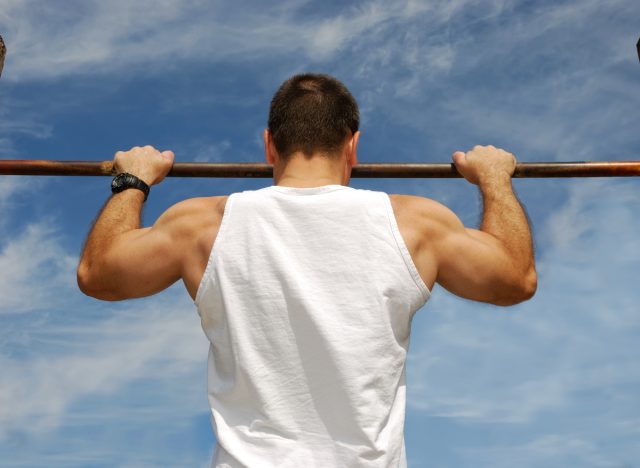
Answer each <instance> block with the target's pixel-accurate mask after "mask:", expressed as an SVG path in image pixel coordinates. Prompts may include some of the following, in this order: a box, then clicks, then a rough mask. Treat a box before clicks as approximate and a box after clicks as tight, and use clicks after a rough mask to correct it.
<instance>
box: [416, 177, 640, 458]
mask: <svg viewBox="0 0 640 468" xmlns="http://www.w3.org/2000/svg"><path fill="white" fill-rule="evenodd" d="M567 183H568V182H567ZM639 203H640V192H638V191H637V187H635V186H634V185H633V183H627V184H625V183H622V182H620V181H606V182H605V181H597V180H591V181H580V182H574V184H572V185H571V186H570V187H569V198H568V200H567V201H566V203H565V204H564V205H562V206H559V207H558V208H557V210H556V212H555V213H554V214H553V215H552V216H551V217H549V219H548V221H547V223H546V226H545V228H544V231H543V232H541V233H540V236H539V237H540V239H539V241H541V242H542V243H543V244H544V247H545V248H544V250H543V254H542V256H541V258H539V259H538V273H539V287H538V292H537V294H536V296H535V297H534V298H533V300H531V301H529V302H527V303H525V304H521V305H519V306H516V307H514V308H513V309H512V310H505V309H499V308H492V307H490V306H483V305H478V304H471V303H469V302H467V301H462V300H458V299H456V298H454V297H453V296H451V295H449V294H447V293H445V292H444V291H441V290H440V291H436V293H435V295H434V297H432V299H431V301H430V304H429V305H428V306H427V307H426V309H425V310H423V311H421V312H419V313H418V314H427V315H426V316H419V317H417V318H416V320H415V323H414V330H413V336H412V349H413V352H412V354H411V355H410V358H409V364H408V366H409V370H408V381H409V385H408V389H409V401H408V405H409V407H410V408H412V409H413V410H417V411H426V412H427V413H428V414H430V415H436V416H441V417H448V418H452V419H454V420H457V421H460V422H466V423H476V424H489V423H510V424H521V425H524V424H526V425H529V427H531V428H533V427H534V425H535V424H537V423H540V422H541V421H543V420H544V418H545V417H550V418H561V419H562V420H563V421H567V420H569V421H571V420H573V421H574V424H575V425H576V426H579V425H580V424H581V423H580V419H581V417H584V416H585V414H584V413H583V414H582V415H580V412H584V411H586V410H587V408H589V410H588V411H589V413H588V416H589V417H590V418H592V419H593V420H594V421H597V422H596V423H595V424H599V425H608V424H612V423H613V422H615V421H616V420H629V419H633V418H638V417H640V414H638V412H637V411H636V410H637V408H638V406H637V405H635V409H636V410H632V409H631V408H628V407H627V406H626V405H625V403H624V402H623V401H616V400H615V399H613V400H611V404H610V405H608V406H607V407H605V408H602V407H597V406H595V405H593V401H592V400H591V399H592V398H594V399H595V400H594V401H604V400H607V399H609V398H611V394H616V395H625V392H626V390H625V389H629V388H637V387H638V385H640V368H639V367H638V366H637V362H636V355H637V349H638V346H637V339H636V336H635V330H637V329H638V326H640V314H638V310H639V309H638V306H637V304H638V303H639V302H640V295H639V294H640V293H639V292H638V290H637V288H634V284H635V276H636V273H637V271H639V270H640V249H638V242H637V233H638V232H640V221H639V220H638V217H637V216H635V215H634V213H635V207H636V206H638V204H639ZM562 228H567V230H566V231H563V230H562ZM432 314H435V315H433V316H432ZM423 321H424V324H422V323H423ZM634 350H635V351H634ZM593 395H597V396H595V397H594V396H593ZM569 425H570V424H569ZM574 429H577V427H575V428H574ZM597 437H601V436H597ZM526 466H536V465H535V464H533V465H526Z"/></svg>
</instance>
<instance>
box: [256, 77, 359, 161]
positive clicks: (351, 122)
mask: <svg viewBox="0 0 640 468" xmlns="http://www.w3.org/2000/svg"><path fill="white" fill-rule="evenodd" d="M268 125H269V131H270V133H271V135H272V139H273V143H274V145H275V147H276V150H277V151H278V156H280V158H281V159H283V160H284V161H287V160H288V159H289V158H290V156H291V155H292V154H293V153H296V152H302V153H303V154H304V155H305V157H307V158H309V157H311V156H312V155H313V154H318V153H322V154H324V155H327V156H329V157H339V156H340V150H341V148H342V145H343V143H344V140H345V138H346V137H347V136H349V135H351V134H353V133H355V132H357V131H358V127H359V125H360V113H359V111H358V104H357V103H356V100H355V99H354V97H353V96H352V95H351V93H350V92H349V90H348V89H347V88H346V86H344V85H343V84H342V83H341V82H340V81H338V80H337V79H335V78H333V77H331V76H328V75H323V74H317V73H305V74H302V75H295V76H293V77H291V78H289V79H288V80H287V81H285V82H284V83H283V84H282V85H281V86H280V88H279V89H278V91H276V93H275V95H274V96H273V99H272V100H271V108H270V110H269V123H268Z"/></svg>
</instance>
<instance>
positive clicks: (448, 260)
mask: <svg viewBox="0 0 640 468" xmlns="http://www.w3.org/2000/svg"><path fill="white" fill-rule="evenodd" d="M437 259H438V274H437V279H436V281H437V282H438V283H439V284H440V285H442V286H443V287H444V288H445V289H447V290H448V291H450V292H452V293H453V294H456V295H457V296H460V297H463V298H465V299H471V300H475V301H481V302H489V303H492V304H505V305H506V304H508V303H511V302H512V301H511V300H510V299H509V298H510V297H511V296H515V295H516V294H517V293H518V291H519V289H518V288H519V274H518V271H517V270H516V268H515V266H514V264H513V261H512V259H511V257H510V256H509V253H508V251H507V250H506V248H505V247H504V246H503V245H502V243H501V242H500V241H499V240H498V239H497V238H495V237H494V236H492V235H490V234H488V233H486V232H483V231H479V230H477V229H471V228H465V227H458V228H457V229H453V230H451V231H450V232H449V233H447V234H446V235H445V236H444V238H443V239H442V240H441V241H440V243H439V244H438V252H437Z"/></svg>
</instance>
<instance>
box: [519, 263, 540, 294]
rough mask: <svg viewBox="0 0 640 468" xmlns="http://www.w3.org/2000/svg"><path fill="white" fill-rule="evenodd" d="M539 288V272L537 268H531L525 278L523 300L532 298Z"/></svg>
mask: <svg viewBox="0 0 640 468" xmlns="http://www.w3.org/2000/svg"><path fill="white" fill-rule="evenodd" d="M537 290H538V274H537V273H536V271H535V270H533V269H532V270H531V271H530V272H529V273H527V275H526V276H525V278H524V284H523V287H522V292H523V299H522V300H523V301H528V300H529V299H531V298H532V297H533V296H534V295H535V294H536V291H537Z"/></svg>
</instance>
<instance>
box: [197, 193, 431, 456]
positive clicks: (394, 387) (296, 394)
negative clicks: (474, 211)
mask: <svg viewBox="0 0 640 468" xmlns="http://www.w3.org/2000/svg"><path fill="white" fill-rule="evenodd" d="M429 295H430V292H429V289H428V287H427V286H426V285H425V284H424V282H423V281H422V279H421V277H420V274H419V272H418V271H417V269H416V267H415V265H414V263H413V260H412V258H411V256H410V254H409V252H408V250H407V248H406V246H405V244H404V241H403V239H402V237H401V235H400V232H399V230H398V226H397V224H396V220H395V217H394V215H393V211H392V206H391V203H390V199H389V197H388V196H387V194H385V193H383V192H374V191H369V190H356V189H353V188H350V187H347V186H342V185H328V186H323V187H315V188H293V187H281V186H272V187H267V188H265V189H262V190H257V191H247V192H242V193H237V194H233V195H231V196H230V197H229V198H228V200H227V202H226V206H225V210H224V217H223V219H222V221H221V224H220V227H219V230H218V233H217V236H216V239H215V243H214V244H213V249H212V251H211V255H210V258H209V260H208V262H207V265H206V271H205V272H204V274H203V276H202V280H201V283H200V284H199V287H198V290H197V295H196V298H195V301H194V302H195V304H196V305H197V307H198V312H199V313H200V315H201V318H202V325H203V329H204V331H205V333H206V334H207V337H208V338H209V340H210V342H211V352H210V355H209V359H210V361H209V399H210V404H211V409H212V414H213V420H214V421H213V422H214V429H215V430H216V434H217V437H218V440H219V444H220V445H219V449H218V458H217V460H216V462H217V463H218V464H219V466H225V463H226V464H228V465H229V466H235V465H237V464H238V463H240V464H244V465H247V466H270V464H271V465H272V466H300V465H301V464H302V463H305V464H307V465H309V466H404V464H405V463H406V462H405V455H404V443H403V426H404V410H405V382H404V369H405V358H406V353H407V348H408V340H409V332H410V323H411V318H412V317H413V314H414V313H415V311H416V310H417V309H419V308H420V307H421V306H422V305H423V304H424V303H425V302H426V300H427V299H428V297H429Z"/></svg>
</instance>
